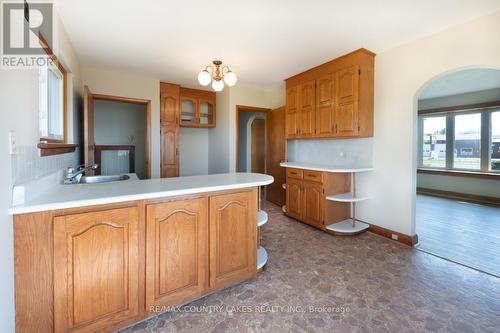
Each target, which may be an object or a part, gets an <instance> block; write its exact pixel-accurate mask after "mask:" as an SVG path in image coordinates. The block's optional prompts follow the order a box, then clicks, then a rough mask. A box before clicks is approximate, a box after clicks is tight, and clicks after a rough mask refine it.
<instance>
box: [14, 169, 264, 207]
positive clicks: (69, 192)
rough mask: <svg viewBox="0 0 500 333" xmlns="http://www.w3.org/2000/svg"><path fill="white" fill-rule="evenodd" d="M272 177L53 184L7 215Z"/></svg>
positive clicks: (209, 188)
mask: <svg viewBox="0 0 500 333" xmlns="http://www.w3.org/2000/svg"><path fill="white" fill-rule="evenodd" d="M273 181H274V178H273V177H272V176H268V175H263V174H258V173H225V174H216V175H204V176H190V177H176V178H159V179H146V180H132V179H130V180H125V181H117V182H111V183H101V184H72V185H65V184H56V185H53V186H49V187H48V188H47V190H46V191H43V192H42V193H41V194H40V195H38V196H37V197H35V198H33V199H31V200H29V201H27V202H25V203H24V204H22V205H18V206H13V207H12V208H11V209H9V214H10V215H15V214H24V213H32V212H40V211H47V210H55V209H65V208H74V207H82V206H90V205H101V204H109V203H116V202H123V201H132V200H143V199H151V198H161V197H171V196H177V195H186V194H194V193H203V192H213V191H223V190H232V189H238V188H247V187H254V186H263V185H269V184H271V183H272V182H273Z"/></svg>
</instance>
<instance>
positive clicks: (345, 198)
mask: <svg viewBox="0 0 500 333" xmlns="http://www.w3.org/2000/svg"><path fill="white" fill-rule="evenodd" d="M368 199H371V198H370V197H369V196H357V195H356V196H353V195H352V193H350V192H347V193H342V194H335V195H329V196H327V197H326V200H329V201H337V202H360V201H365V200H368Z"/></svg>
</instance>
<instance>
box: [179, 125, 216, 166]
mask: <svg viewBox="0 0 500 333" xmlns="http://www.w3.org/2000/svg"><path fill="white" fill-rule="evenodd" d="M208 140H209V138H208V129H207V128H189V127H182V128H181V129H180V134H179V173H180V176H196V175H207V174H208V150H209V148H208V144H209V141H208Z"/></svg>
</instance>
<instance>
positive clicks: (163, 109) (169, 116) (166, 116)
mask: <svg viewBox="0 0 500 333" xmlns="http://www.w3.org/2000/svg"><path fill="white" fill-rule="evenodd" d="M162 84H163V85H164V87H165V88H164V89H165V91H164V92H162V93H161V94H160V120H161V123H162V124H164V125H174V124H179V86H176V85H170V84H164V83H162Z"/></svg>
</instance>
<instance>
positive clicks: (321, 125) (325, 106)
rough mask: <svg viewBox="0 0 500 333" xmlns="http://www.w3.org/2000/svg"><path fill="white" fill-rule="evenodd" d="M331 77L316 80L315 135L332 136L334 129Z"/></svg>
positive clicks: (329, 75)
mask: <svg viewBox="0 0 500 333" xmlns="http://www.w3.org/2000/svg"><path fill="white" fill-rule="evenodd" d="M333 86H334V84H333V77H332V75H331V74H328V75H325V76H323V77H321V78H319V79H317V80H316V135H317V136H319V137H328V136H332V134H333V129H334V125H335V124H334V122H333V117H334V114H333V108H334V94H335V90H334V88H333Z"/></svg>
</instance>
